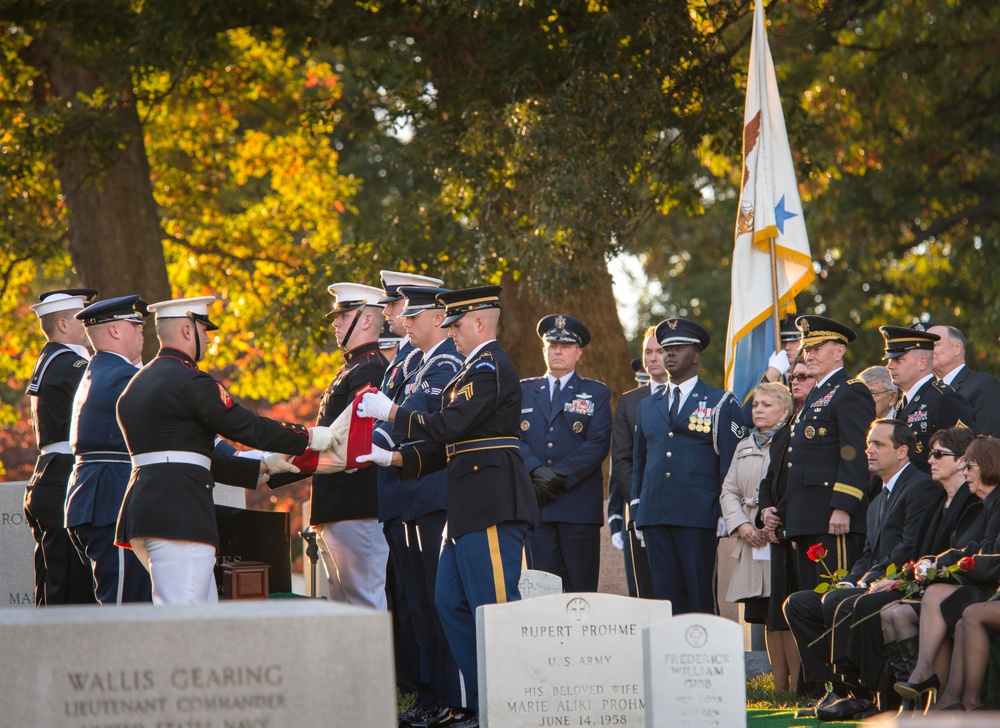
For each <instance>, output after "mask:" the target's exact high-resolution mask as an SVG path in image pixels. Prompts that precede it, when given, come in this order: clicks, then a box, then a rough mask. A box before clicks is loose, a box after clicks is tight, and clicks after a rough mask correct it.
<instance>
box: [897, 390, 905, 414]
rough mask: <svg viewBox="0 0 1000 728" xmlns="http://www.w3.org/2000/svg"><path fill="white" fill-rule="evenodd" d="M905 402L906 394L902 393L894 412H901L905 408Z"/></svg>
mask: <svg viewBox="0 0 1000 728" xmlns="http://www.w3.org/2000/svg"><path fill="white" fill-rule="evenodd" d="M906 404H907V402H906V395H905V394H904V395H903V396H902V397H900V398H899V408H898V409H897V410H896V412H902V411H903V410H905V409H906Z"/></svg>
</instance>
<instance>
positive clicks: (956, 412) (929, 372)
mask: <svg viewBox="0 0 1000 728" xmlns="http://www.w3.org/2000/svg"><path fill="white" fill-rule="evenodd" d="M879 331H880V332H882V338H883V339H885V359H886V360H887V361H886V368H887V369H888V370H889V374H890V375H891V376H892V383H893V384H895V385H896V387H897V388H899V400H898V401H897V403H896V409H895V414H894V415H893V416H894V417H895V418H896V419H899V420H902V421H903V422H905V423H906V424H907V426H908V427H909V428H910V429H911V430H913V434H914V435H916V438H917V444H916V446H915V448H914V451H913V452H912V453H910V462H912V463H913V464H914V465H915V466H916V467H917V468H918V469H920V470H923V471H924V472H925V473H928V474H929V473H930V465H928V464H927V443H928V442H929V441H930V439H931V435H933V434H934V433H935V432H937V431H938V430H944V429H947V428H949V427H969V428H971V429H973V430H975V429H976V427H975V417H976V415H975V413H974V412H973V411H972V405H971V404H969V401H968V400H967V399H966V398H965V397H963V396H962V395H960V394H959V393H958V392H956V391H955V390H954V389H952V388H951V387H949V386H948V385H947V384H945V383H944V382H941V381H939V380H938V379H936V378H935V376H934V344H935V342H936V341H937V340H938V339H940V338H941V337H940V336H938V335H937V334H932V333H931V332H929V331H918V330H917V329H912V328H905V327H903V326H881V327H879Z"/></svg>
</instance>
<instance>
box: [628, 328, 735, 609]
mask: <svg viewBox="0 0 1000 728" xmlns="http://www.w3.org/2000/svg"><path fill="white" fill-rule="evenodd" d="M656 339H657V341H659V342H660V345H661V346H662V347H663V351H664V361H665V366H666V370H667V373H668V374H669V375H670V382H669V385H668V388H667V392H666V393H664V394H662V395H657V396H656V397H648V398H646V399H644V400H643V401H642V402H640V403H639V412H638V425H637V427H636V433H635V454H634V458H633V468H634V469H633V474H632V500H631V502H630V504H629V506H630V515H631V516H632V518H633V520H634V521H635V528H636V529H641V530H642V532H643V537H644V538H645V540H646V556H647V558H648V559H649V570H650V573H651V575H652V582H653V598H654V599H669V600H670V601H671V603H672V605H673V611H674V614H684V613H686V612H708V613H713V612H715V598H714V589H713V581H714V578H713V574H714V571H715V556H716V548H717V536H716V534H717V532H718V522H719V519H720V517H721V510H720V508H719V493H720V492H721V489H722V481H723V480H724V479H725V477H726V473H727V472H728V470H729V464H730V463H731V462H732V459H733V453H734V452H735V450H736V445H737V443H738V442H739V441H740V439H742V437H743V416H742V414H741V412H740V407H739V403H738V402H737V401H736V398H735V397H734V396H733V394H732V393H731V392H725V391H723V390H721V389H718V388H717V387H711V386H709V385H707V384H705V383H704V382H702V381H701V380H700V379H699V378H698V363H699V362H700V361H701V352H702V351H703V350H704V348H705V347H706V346H708V344H709V341H710V338H709V334H708V331H706V330H705V328H704V327H703V326H701V325H700V324H698V323H696V322H694V321H691V320H689V319H682V318H672V319H667V320H666V321H663V322H661V323H660V324H659V325H658V326H657V327H656Z"/></svg>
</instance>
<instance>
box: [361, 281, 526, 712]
mask: <svg viewBox="0 0 1000 728" xmlns="http://www.w3.org/2000/svg"><path fill="white" fill-rule="evenodd" d="M500 290H501V289H500V286H482V287H478V288H469V289H463V290H457V291H451V292H449V293H442V294H440V295H439V296H438V300H439V301H440V302H441V303H443V304H444V305H445V313H446V318H445V320H444V322H443V324H442V326H443V327H445V328H447V327H449V326H451V325H452V324H453V323H454V322H455V321H457V320H459V319H460V318H461V317H462V316H464V315H466V314H467V313H469V312H471V311H476V310H480V309H486V308H499V307H500ZM369 396H371V395H365V397H366V399H367V398H368V397H369ZM520 414H521V387H520V384H519V382H518V376H517V370H516V369H515V368H514V364H513V362H511V360H510V357H509V356H508V355H507V353H506V352H505V351H504V350H503V349H502V348H501V346H500V344H499V342H497V341H496V340H495V339H492V340H489V341H487V342H485V343H482V344H480V345H479V346H477V347H475V349H474V350H473V351H471V352H469V356H468V357H467V358H466V361H465V365H464V366H463V367H462V369H461V370H460V371H459V373H458V374H457V375H456V376H455V377H454V379H452V381H451V382H449V383H448V385H447V386H446V387H445V388H444V390H443V392H442V406H441V409H440V410H439V411H437V412H434V413H432V414H426V413H423V412H417V411H415V410H410V409H408V408H405V407H402V408H400V409H399V410H398V412H397V413H396V416H395V419H394V422H393V433H394V434H395V435H397V436H399V437H406V438H409V439H411V440H424V441H427V442H430V443H434V444H436V445H437V446H438V447H437V448H429V447H428V448H424V450H423V451H422V453H421V455H420V457H422V458H426V459H427V468H428V470H430V469H431V468H432V467H435V466H436V467H443V466H444V465H445V464H446V463H447V478H448V493H447V505H448V532H447V538H446V539H445V542H444V547H443V549H442V552H441V557H440V560H439V563H438V574H437V584H436V586H435V593H434V599H435V602H436V603H437V607H438V613H439V614H440V617H441V623H442V626H443V628H444V632H445V635H446V636H447V638H448V644H449V645H450V646H451V649H452V654H453V655H454V656H455V661H456V662H457V663H458V666H459V669H461V671H462V676H463V678H464V679H465V689H466V695H467V704H468V705H469V706H470V707H471V708H473V709H474V710H478V707H479V688H478V673H477V665H476V659H477V656H476V623H475V615H476V608H477V607H479V606H480V605H484V604H496V603H504V602H508V601H515V600H518V599H520V592H519V591H518V581H519V580H520V576H521V558H522V553H523V547H524V539H525V536H526V535H527V532H528V529H529V528H530V527H531V526H532V525H533V524H534V523H536V522H537V521H538V504H537V503H536V502H535V492H534V487H533V486H532V482H531V478H530V477H529V475H528V472H527V470H526V469H525V467H524V462H523V461H522V460H521V456H520V453H519V452H518V444H519V440H518V436H517V433H518V431H519V430H518V425H519V422H520ZM441 446H444V447H441ZM446 458H447V459H446Z"/></svg>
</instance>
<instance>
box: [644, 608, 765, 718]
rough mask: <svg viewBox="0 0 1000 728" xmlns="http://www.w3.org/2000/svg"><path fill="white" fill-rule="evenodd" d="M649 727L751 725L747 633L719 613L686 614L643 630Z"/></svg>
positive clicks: (656, 623) (645, 691) (645, 693)
mask: <svg viewBox="0 0 1000 728" xmlns="http://www.w3.org/2000/svg"><path fill="white" fill-rule="evenodd" d="M642 651H643V661H644V664H645V680H646V681H645V690H644V695H645V699H646V728H654V727H655V728H659V727H660V726H665V725H669V726H671V728H695V726H697V727H698V728H740V727H741V726H742V727H743V728H745V727H746V724H747V723H746V720H747V719H746V670H745V669H744V666H743V630H742V629H741V628H740V626H739V625H738V624H737V623H736V622H733V621H732V620H729V619H725V618H724V617H716V616H715V615H713V614H682V615H679V616H677V617H673V618H671V619H666V620H663V621H662V622H655V623H653V624H650V625H649V626H647V627H646V628H645V629H644V630H643V637H642Z"/></svg>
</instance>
